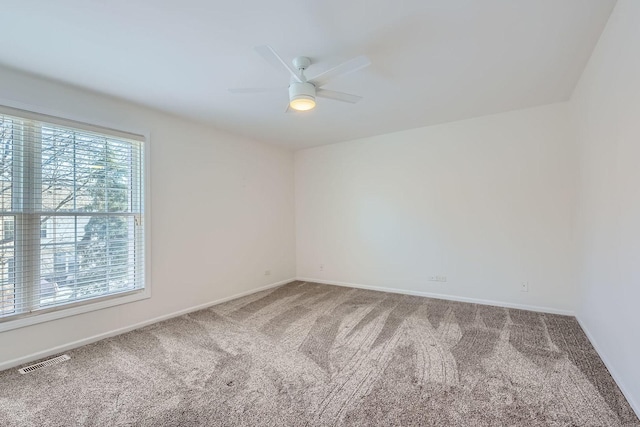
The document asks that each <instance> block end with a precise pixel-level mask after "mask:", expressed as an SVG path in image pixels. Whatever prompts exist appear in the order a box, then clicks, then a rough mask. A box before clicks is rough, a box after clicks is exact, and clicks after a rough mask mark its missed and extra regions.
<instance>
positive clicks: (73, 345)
mask: <svg viewBox="0 0 640 427" xmlns="http://www.w3.org/2000/svg"><path fill="white" fill-rule="evenodd" d="M294 280H296V279H295V278H291V279H287V280H282V281H280V282H276V283H271V284H269V285H265V286H261V287H259V288H256V289H251V290H249V291H245V292H241V293H239V294H235V295H231V296H229V297H225V298H220V299H217V300H215V301H210V302H207V303H205V304H200V305H196V306H193V307H189V308H185V309H183V310H179V311H175V312H173V313H169V314H165V315H163V316H159V317H154V318H153V319H149V320H145V321H144V322H139V323H135V324H133V325H129V326H125V327H123V328H118V329H113V330H111V331H108V332H103V333H101V334H97V335H94V336H91V337H88V338H83V339H81V340H77V341H73V342H70V343H67V344H63V345H60V346H57V347H53V348H50V349H47V350H43V351H38V352H36V353H32V354H29V355H27V356H23V357H19V358H16V359H12V360H8V361H6V362H2V363H0V371H3V370H5V369H10V368H13V367H16V366H19V365H23V364H25V363H30V362H33V361H34V360H38V359H42V358H45V357H49V356H52V355H54V354H57V353H62V352H64V351H68V350H72V349H74V348H78V347H82V346H83V345H87V344H91V343H94V342H96V341H100V340H103V339H105V338H111V337H114V336H116V335H120V334H124V333H125V332H129V331H133V330H134V329H139V328H142V327H145V326H148V325H151V324H153V323H157V322H162V321H163V320H168V319H171V318H173V317H178V316H182V315H183V314H187V313H191V312H194V311H198V310H202V309H205V308H209V307H212V306H214V305H218V304H222V303H223V302H227V301H230V300H233V299H236V298H241V297H244V296H247V295H251V294H255V293H256V292H260V291H265V290H267V289H271V288H275V287H276V286H280V285H284V284H285V283H289V282H292V281H294Z"/></svg>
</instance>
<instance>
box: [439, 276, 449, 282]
mask: <svg viewBox="0 0 640 427" xmlns="http://www.w3.org/2000/svg"><path fill="white" fill-rule="evenodd" d="M436 280H437V281H438V282H446V281H447V276H436Z"/></svg>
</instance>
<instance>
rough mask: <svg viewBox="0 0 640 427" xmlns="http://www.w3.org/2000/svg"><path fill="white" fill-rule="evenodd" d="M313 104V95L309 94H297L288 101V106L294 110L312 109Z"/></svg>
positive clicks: (314, 104) (314, 103)
mask: <svg viewBox="0 0 640 427" xmlns="http://www.w3.org/2000/svg"><path fill="white" fill-rule="evenodd" d="M315 106H316V100H315V99H314V97H313V96H309V95H298V96H296V97H295V98H292V99H291V101H290V102H289V107H291V108H293V109H294V110H296V111H309V110H313V109H314V108H315Z"/></svg>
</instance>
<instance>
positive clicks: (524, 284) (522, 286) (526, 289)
mask: <svg viewBox="0 0 640 427" xmlns="http://www.w3.org/2000/svg"><path fill="white" fill-rule="evenodd" d="M520 291H521V292H529V282H522V283H520Z"/></svg>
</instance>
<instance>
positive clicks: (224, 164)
mask: <svg viewBox="0 0 640 427" xmlns="http://www.w3.org/2000/svg"><path fill="white" fill-rule="evenodd" d="M0 98H2V99H3V100H4V101H5V102H6V101H11V103H14V104H15V103H20V104H26V105H30V106H33V107H34V108H39V109H40V108H42V109H46V110H55V111H57V112H59V114H60V115H63V116H67V117H70V118H75V119H81V120H84V121H87V122H90V123H91V122H93V123H96V124H103V125H104V124H106V125H110V126H112V127H115V128H121V129H124V130H130V129H132V130H142V131H150V133H151V140H150V144H149V145H150V147H151V163H150V166H151V192H150V197H151V219H152V230H151V239H152V244H151V260H150V261H151V267H152V272H151V278H152V297H151V298H150V299H147V300H144V301H140V302H135V303H131V304H126V305H121V306H117V307H113V308H108V309H104V310H100V311H97V312H91V313H87V314H82V315H78V316H74V317H67V318H64V319H60V320H56V321H52V322H48V323H41V324H38V325H34V326H29V327H25V328H21V329H17V330H12V331H8V332H3V333H0V368H2V367H8V366H9V365H10V364H11V362H10V361H11V360H14V361H15V360H16V359H19V358H23V357H28V356H29V355H33V354H36V353H38V352H41V351H45V350H47V349H51V348H54V347H57V346H61V345H65V344H68V343H70V342H74V341H78V340H83V339H87V338H89V337H92V336H96V335H100V334H104V333H107V332H109V331H112V330H116V329H119V328H126V327H129V326H131V325H134V324H137V323H140V322H144V321H147V320H150V319H153V318H156V317H159V316H163V315H166V314H169V313H173V312H176V311H178V310H183V309H187V308H189V307H193V306H196V305H199V304H205V303H207V302H211V301H214V300H217V299H220V298H224V297H229V296H231V295H236V294H239V293H241V292H245V291H249V290H251V289H255V288H258V287H261V286H264V285H267V284H270V283H273V282H278V281H282V280H286V279H290V278H293V277H294V276H295V237H294V225H293V224H294V202H293V190H294V188H293V154H292V153H291V152H289V151H286V150H284V149H280V148H275V147H271V146H268V145H265V144H262V143H257V142H253V141H250V140H247V139H243V138H239V137H236V136H232V135H229V134H226V133H223V132H219V131H217V130H215V129H212V128H210V127H207V126H204V125H200V124H196V123H193V122H189V121H186V120H183V119H179V118H176V117H174V116H170V115H166V114H163V113H159V112H156V111H153V110H150V109H146V108H142V107H139V106H134V105H131V104H128V103H125V102H122V101H119V100H116V99H113V98H108V97H104V96H101V95H97V94H94V93H90V92H86V91H82V90H78V89H75V88H71V87H68V86H63V85H59V84H56V83H52V82H48V81H45V80H41V79H38V78H33V77H29V76H26V75H23V74H21V73H18V72H15V71H12V70H8V69H4V68H0ZM265 270H271V275H270V276H265V275H264V272H265ZM7 362H9V363H7Z"/></svg>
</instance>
